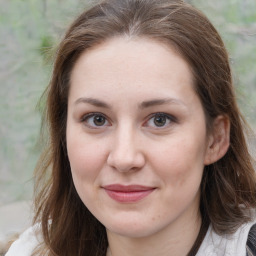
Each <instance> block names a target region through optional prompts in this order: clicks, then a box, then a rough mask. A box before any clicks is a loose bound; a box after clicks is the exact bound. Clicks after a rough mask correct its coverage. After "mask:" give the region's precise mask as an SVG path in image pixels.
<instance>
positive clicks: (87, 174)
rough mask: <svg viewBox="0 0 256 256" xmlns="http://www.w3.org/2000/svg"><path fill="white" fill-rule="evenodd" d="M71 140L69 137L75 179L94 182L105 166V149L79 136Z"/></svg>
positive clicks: (69, 155)
mask: <svg viewBox="0 0 256 256" xmlns="http://www.w3.org/2000/svg"><path fill="white" fill-rule="evenodd" d="M71 138H72V139H69V137H68V136H67V151H68V158H69V162H70V166H71V171H72V175H73V178H74V179H76V178H77V179H79V180H81V181H86V183H89V182H94V181H95V180H96V178H97V176H98V174H99V172H100V170H101V168H102V166H103V165H104V161H105V155H106V153H105V152H104V149H103V147H101V146H100V145H98V144H97V143H90V142H88V140H84V139H82V138H83V137H82V136H79V135H77V136H73V137H71ZM96 152H97V153H96Z"/></svg>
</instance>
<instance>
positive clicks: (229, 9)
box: [0, 0, 256, 206]
mask: <svg viewBox="0 0 256 256" xmlns="http://www.w3.org/2000/svg"><path fill="white" fill-rule="evenodd" d="M120 1H121V0H120ZM87 2H88V1H85V0H84V1H82V0H0V56H1V61H0V86H1V88H0V206H1V205H4V204H7V203H11V202H14V201H19V200H29V199H31V197H32V195H33V189H32V188H33V180H32V176H33V170H34V167H35V164H36V161H37V159H38V156H39V153H40V145H38V144H37V143H36V142H37V138H38V136H39V129H40V113H39V111H38V109H37V108H36V105H37V102H38V100H39V98H40V95H41V94H42V92H43V90H44V89H45V87H46V85H47V83H48V82H49V79H50V71H51V60H50V59H51V56H52V53H53V50H52V48H53V49H54V48H56V45H57V44H58V42H59V40H60V38H61V36H62V35H63V32H64V30H65V28H66V27H67V26H68V24H70V22H71V21H72V20H73V18H74V17H75V16H76V15H77V14H78V13H80V12H82V10H83V9H84V8H85V6H86V5H87ZM187 2H190V3H192V4H193V5H195V6H196V7H198V8H199V9H201V10H202V11H203V12H204V13H206V15H207V16H208V17H209V18H210V20H211V21H212V22H213V24H214V25H215V26H216V28H217V29H218V30H219V31H220V33H221V35H222V37H223V39H224V41H225V43H226V46H227V49H228V51H229V53H230V60H231V63H232V68H233V73H234V82H235V85H236V89H237V93H238V101H239V104H240V107H241V109H242V112H243V113H244V115H245V116H246V118H247V120H248V121H249V123H250V124H251V126H252V127H253V129H254V130H256V0H225V1H223V0H215V1H211V0H190V1H188V0H187Z"/></svg>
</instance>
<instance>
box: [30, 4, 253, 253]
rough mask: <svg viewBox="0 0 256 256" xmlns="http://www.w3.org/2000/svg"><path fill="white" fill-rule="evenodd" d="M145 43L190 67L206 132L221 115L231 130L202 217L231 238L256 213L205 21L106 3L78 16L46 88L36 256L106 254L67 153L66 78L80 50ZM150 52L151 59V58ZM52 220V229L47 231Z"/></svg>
mask: <svg viewBox="0 0 256 256" xmlns="http://www.w3.org/2000/svg"><path fill="white" fill-rule="evenodd" d="M123 35H128V36H130V37H146V38H150V39H153V40H158V41H161V42H165V43H166V44H168V45H170V46H172V47H174V48H175V49H176V50H177V51H178V52H179V53H180V55H181V56H182V57H183V58H184V59H185V60H186V61H187V62H188V63H189V65H190V67H191V69H192V72H193V75H194V79H195V90H196V92H197V94H198V95H199V97H200V100H201V102H202V105H203V108H204V110H205V115H206V119H207V126H208V129H210V128H211V122H212V120H214V118H215V117H217V116H218V115H220V114H222V115H226V116H227V117H228V118H229V120H230V124H231V129H230V147H229V149H228V152H227V153H226V155H225V156H224V157H223V158H222V159H221V160H219V161H218V162H216V163H214V164H211V165H209V166H206V167H205V170H204V174H203V179H202V183H201V206H200V207H201V214H202V217H203V218H205V219H208V220H209V221H210V222H211V224H212V226H213V228H214V230H215V231H216V232H217V233H219V234H227V233H232V232H234V231H235V230H236V229H237V228H238V227H239V226H240V225H242V224H243V223H245V222H247V221H249V220H250V214H249V209H251V208H253V207H256V178H255V172H254V170H253V166H252V159H251V158H250V154H249V152H248V148H247V145H246V140H245V136H244V129H243V127H244V125H245V122H244V119H243V118H242V115H241V114H240V112H239V109H238V107H237V103H236V100H235V96H234V89H233V84H232V77H231V71H230V66H229V61H228V54H227V52H226V49H225V47H224V44H223V42H222V40H221V38H220V36H219V34H218V32H217V31H216V30H215V28H214V27H213V26H212V24H211V23H210V22H209V20H208V19H207V18H206V17H205V16H204V15H203V14H202V13H201V12H199V11H198V10H196V9H195V8H193V7H192V6H190V5H188V4H186V3H184V2H183V1H179V0H158V1H155V0H105V1H102V2H100V3H99V4H96V5H94V6H93V7H92V8H91V9H89V10H87V11H85V12H83V13H82V14H81V15H80V16H79V17H78V18H77V19H76V20H75V21H74V22H73V24H72V25H71V26H70V28H69V29H68V31H67V32H66V35H65V37H64V39H63V40H62V42H61V43H60V46H59V49H58V52H57V56H56V60H55V65H54V69H53V75H52V79H51V82H50V84H49V86H48V88H47V90H46V96H47V107H46V112H45V120H44V121H45V122H47V124H48V125H49V135H50V141H49V143H48V147H47V149H46V150H45V153H44V154H42V157H41V159H40V160H39V162H38V166H37V172H36V190H37V191H39V192H38V193H37V197H36V200H35V206H36V217H35V222H40V223H41V227H42V232H43V238H44V244H43V245H42V246H41V247H39V249H38V252H39V253H38V254H36V255H61V256H64V255H78V256H79V255H80V256H81V255H94V256H96V255H105V254H106V249H107V238H106V231H105V228H104V227H103V226H102V224H100V223H99V222H98V221H97V220H96V218H95V217H94V216H92V214H91V213H90V212H89V210H88V209H87V208H86V206H85V205H84V204H83V203H82V201H81V200H80V198H79V196H78V195H77V192H76V190H75V187H74V184H73V180H72V177H71V170H70V165H69V159H68V157H67V149H66V141H65V136H66V134H65V133H66V121H67V99H68V93H69V86H70V73H71V71H72V67H73V66H74V63H75V62H76V60H77V59H78V57H79V56H80V55H81V53H82V52H84V51H86V50H87V49H89V48H91V47H94V46H96V45H98V44H101V43H102V42H104V41H106V40H108V39H109V38H112V37H115V36H123ZM149 54H150V53H149ZM49 221H50V222H51V225H49Z"/></svg>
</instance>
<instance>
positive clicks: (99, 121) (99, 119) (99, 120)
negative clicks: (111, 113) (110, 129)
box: [93, 116, 105, 126]
mask: <svg viewBox="0 0 256 256" xmlns="http://www.w3.org/2000/svg"><path fill="white" fill-rule="evenodd" d="M93 122H94V124H95V125H97V126H102V125H104V123H105V117H103V116H95V117H94V120H93Z"/></svg>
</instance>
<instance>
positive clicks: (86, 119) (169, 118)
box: [81, 112, 177, 129]
mask: <svg viewBox="0 0 256 256" xmlns="http://www.w3.org/2000/svg"><path fill="white" fill-rule="evenodd" d="M97 116H98V117H101V118H102V117H103V118H104V124H102V125H96V124H95V123H94V124H89V119H90V118H95V117H97ZM156 117H160V118H163V117H164V121H165V122H164V125H163V126H157V125H156V123H155V122H154V121H153V122H154V124H155V126H154V129H163V128H166V126H170V125H171V124H172V123H177V119H176V118H175V117H174V116H172V115H169V114H166V113H163V112H157V113H153V114H151V115H150V116H149V117H147V119H146V121H145V122H144V123H143V126H146V127H150V125H148V124H149V122H150V120H153V119H154V118H156ZM94 121H95V120H92V122H94ZM81 122H82V123H84V124H85V125H86V126H87V127H89V128H91V129H100V128H101V127H105V126H111V124H110V122H109V121H108V118H107V117H106V116H105V115H104V114H102V113H98V112H92V113H89V114H86V115H84V116H83V117H82V118H81ZM106 122H108V123H109V124H108V125H105V123H106ZM166 122H168V124H167V125H166Z"/></svg>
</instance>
